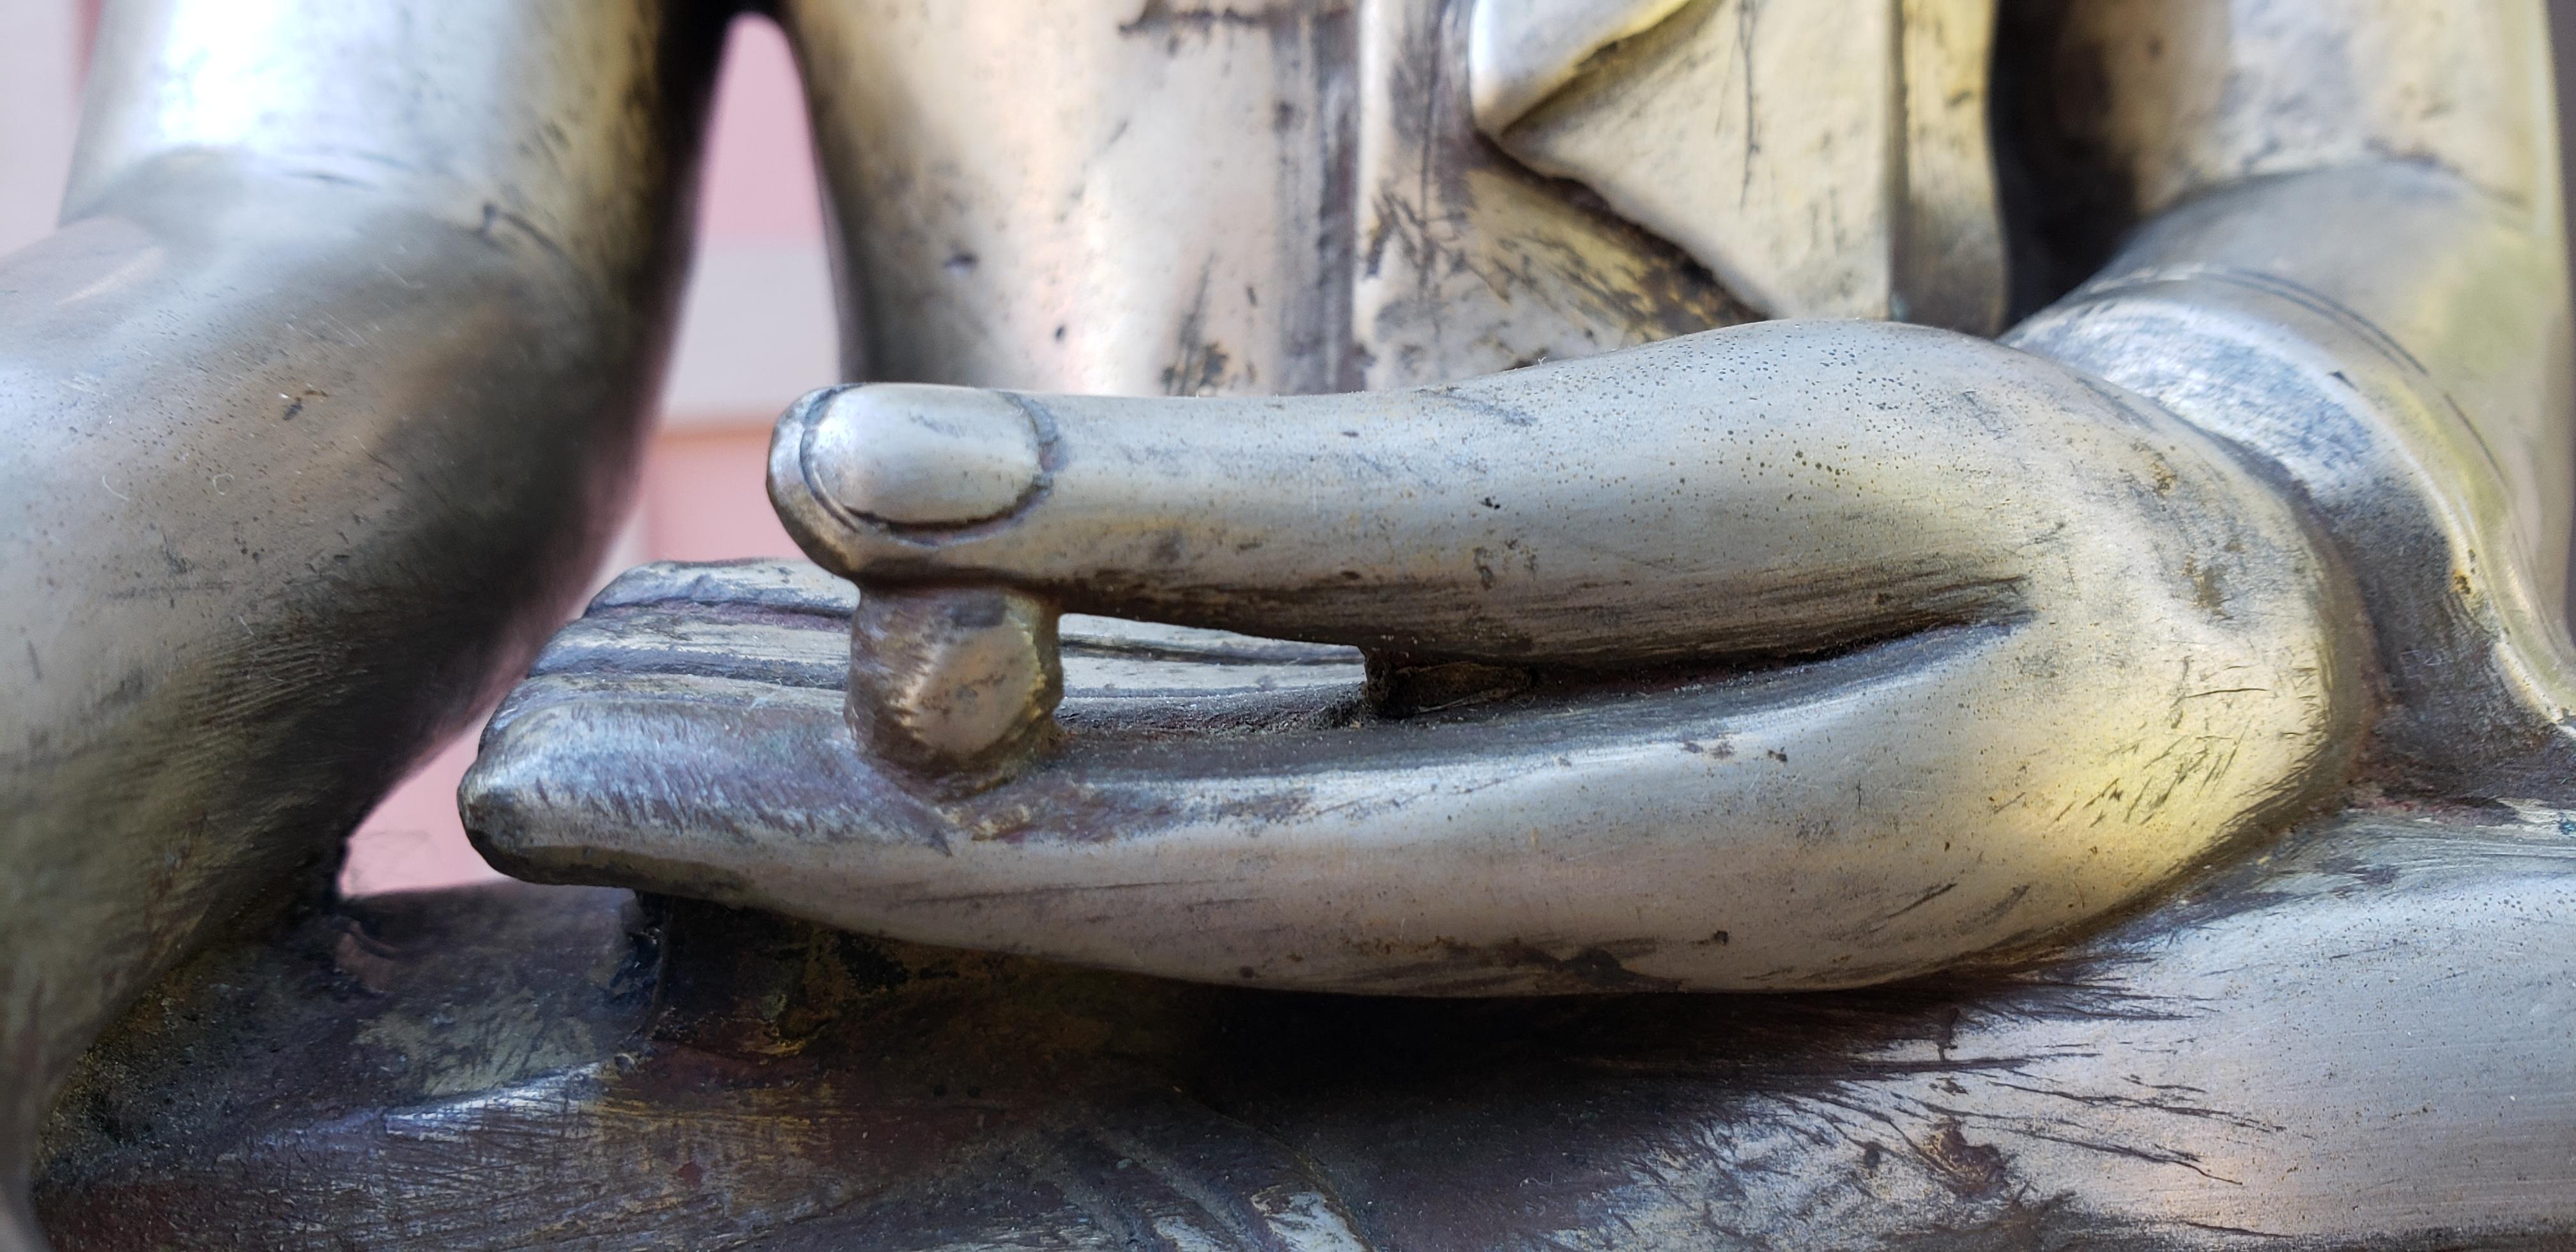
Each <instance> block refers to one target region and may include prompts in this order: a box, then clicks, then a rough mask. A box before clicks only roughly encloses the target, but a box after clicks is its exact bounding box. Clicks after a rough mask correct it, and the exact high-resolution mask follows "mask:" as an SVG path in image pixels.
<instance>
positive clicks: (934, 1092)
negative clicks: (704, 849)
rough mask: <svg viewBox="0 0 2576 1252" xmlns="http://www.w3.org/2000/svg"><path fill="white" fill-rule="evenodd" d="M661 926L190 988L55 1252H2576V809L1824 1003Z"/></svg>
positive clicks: (2281, 871)
mask: <svg viewBox="0 0 2576 1252" xmlns="http://www.w3.org/2000/svg"><path fill="white" fill-rule="evenodd" d="M625 900H626V897H624V895H623V894H622V893H617V892H610V891H600V890H592V889H574V888H533V887H522V886H515V885H514V886H509V887H501V888H492V889H483V890H475V891H459V892H452V893H443V894H439V895H431V896H421V897H408V898H401V897H397V898H387V899H380V900H373V901H358V902H355V903H354V904H352V905H350V906H348V907H347V909H346V910H345V911H344V912H341V913H332V912H329V911H316V912H310V913H306V914H303V915H300V916H297V917H291V918H289V919H287V920H286V921H284V922H283V923H281V926H280V928H279V931H278V933H277V934H275V935H273V936H251V937H249V938H247V939H244V940H240V941H236V942H235V943H234V944H232V945H231V946H227V947H223V948H219V949H217V950H215V951H213V952H211V953H209V954H208V955H206V956H204V957H201V958H199V960H198V962H197V964H196V965H194V966H192V967H191V968H190V969H189V970H188V975H189V976H187V977H183V978H181V979H178V980H176V981H174V982H173V983H172V984H171V986H170V988H169V989H168V990H167V991H166V992H165V993H164V994H163V996H162V998H160V999H159V1000H158V1001H157V1002H153V1003H148V1004H147V1005H146V1006H145V1008H144V1010H143V1011H142V1012H140V1013H139V1014H138V1015H137V1016H135V1017H134V1018H132V1019H130V1020H128V1021H127V1022H126V1023H125V1024H124V1025H122V1026H121V1027H120V1028H119V1029H118V1031H117V1032H116V1033H115V1035H114V1036H113V1037H112V1038H111V1039H110V1040H109V1041H108V1042H107V1043H106V1044H105V1045H104V1046H102V1047H101V1048H100V1049H99V1050H98V1051H97V1052H96V1053H94V1054H93V1055H92V1056H91V1058H90V1059H89V1060H88V1062H86V1064H85V1066H84V1069H83V1071H82V1073H81V1074H80V1076H79V1078H78V1080H77V1081H76V1083H75V1086H74V1089H73V1093H72V1095H71V1096H70V1097H69V1098H67V1099H66V1100H65V1101H64V1103H63V1105H62V1108H61V1110H60V1112H59V1113H58V1114H57V1115H56V1117H55V1120H54V1122H53V1124H52V1127H51V1132H50V1135H49V1137H48V1140H47V1147H46V1154H45V1157H44V1165H43V1168H42V1171H41V1177H40V1182H39V1184H38V1190H37V1196H38V1201H37V1203H38V1211H39V1213H40V1214H41V1216H42V1218H43V1221H44V1224H45V1227H46V1229H47V1230H48V1231H49V1233H51V1235H52V1236H53V1237H54V1238H55V1239H56V1240H57V1241H58V1244H59V1245H60V1246H62V1247H64V1248H90V1247H100V1248H105V1247H135V1246H147V1245H149V1246H182V1247H239V1246H279V1247H338V1246H373V1247H388V1246H445V1247H485V1246H514V1245H521V1244H526V1243H531V1242H540V1241H543V1242H561V1243H563V1244H564V1245H565V1246H576V1247H619V1246H631V1245H634V1244H637V1243H646V1242H649V1243H655V1244H661V1245H670V1244H689V1245H692V1246H752V1247H775V1248H796V1247H872V1248H873V1247H882V1248H898V1247H903V1248H928V1247H1008V1248H1082V1247H1127V1246H1145V1247H1209V1246H1218V1247H1228V1246H1239V1247H1295V1248H1323V1247H1349V1248H1509V1247H1531V1248H1537V1247H1552V1248H1568V1247H1602V1248H1608V1247H1657V1246H1660V1247H1729V1246H1737V1247H1761V1246H1804V1247H1854V1248H1867V1247H1954V1248H1971V1247H1973V1248H1991V1247H2055V1246H2075V1245H2081V1246H2088V1247H2100V1246H2109V1247H2139V1248H2225V1247H2238V1246H2246V1247H2252V1246H2263V1247H2324V1246H2335V1247H2348V1246H2391V1247H2400V1246H2403V1247H2415V1246H2432V1245H2473V1246H2480V1247H2490V1246H2516V1245H2520V1246H2531V1247H2548V1246H2563V1243H2564V1241H2565V1240H2566V1239H2569V1238H2576V1130H2571V1127H2576V1046H2571V1043H2570V1041H2571V1038H2576V820H2570V819H2569V818H2568V817H2566V816H2563V815H2561V814H2560V813H2558V812H2556V811H2554V810H2530V811H2527V812H2520V813H2517V812H2511V811H2507V810H2505V809H2504V808H2502V807H2501V806H2492V807H2487V808H2469V809H2463V808H2420V807H2409V806H2403V805H2394V804H2391V805H2387V806H2383V807H2379V808H2375V809H2373V810H2371V811H2367V812H2361V813H2356V814H2353V815H2350V816H2347V817H2345V818H2342V819H2339V820H2336V821H2333V822H2328V823H2323V824H2319V825H2315V826H2312V827H2309V828H2307V829H2304V830H2301V831H2299V832H2297V833H2296V834H2294V835H2293V836H2291V837H2290V838H2288V839H2287V840H2285V841H2284V842H2283V843H2282V844H2281V845H2279V846H2278V847H2276V848H2274V849H2272V850H2271V851H2269V852H2268V853H2267V854H2265V855H2263V856H2261V857H2259V858H2257V859H2254V860H2252V861H2249V862H2247V863H2245V864H2242V865H2240V866H2238V867H2236V868H2233V869H2230V870H2227V871H2224V872H2222V873H2218V874H2215V875H2212V876H2209V877H2206V878H2204V879H2203V880H2201V881H2197V882H2194V883H2192V884H2190V885H2189V886H2188V887H2187V888H2186V889H2185V890H2184V892H2183V893H2182V894H2181V895H2180V896H2179V897H2177V898H2176V899H2174V900H2172V901H2170V902H2168V903H2167V904H2165V905H2164V906H2163V907H2161V908H2159V909H2158V910H2156V911H2154V912H2152V913H2149V914H2147V915H2145V916H2142V917H2140V918H2138V919H2136V920H2133V921H2130V922H2127V923H2124V924H2122V925H2119V926H2115V927H2113V928H2111V929H2109V930H2107V931H2105V932H2103V933H2101V934H2099V935H2097V936H2095V937H2093V938H2091V939H2088V940H2086V941H2084V942H2082V943H2079V944H2076V945H2074V946H2073V947H2071V948H2069V949H2067V950H2066V951H2064V952H2062V953H2059V954H2056V955H2054V956H2053V957H2051V958H2050V959H2047V960H2044V961H2041V962H2039V963H2036V964H2034V965H2032V966H2030V967H2028V968H2027V969H2024V970H2022V971H2019V972H2001V973H1989V974H1961V975H1953V976H1950V977H1947V978H1945V979H1942V980H1939V981H1932V982H1917V983H1910V984H1902V985H1898V986H1893V987H1887V988H1881V989H1875V990H1869V991H1862V992H1839V993H1829V994H1819V995H1807V996H1755V997H1716V998H1708V997H1672V996H1652V995H1648V996H1595V997H1579V998H1572V999H1551V1000H1509V999H1505V1000H1486V1001H1451V1002H1436V1001H1419V1000H1373V999H1350V998H1343V997H1331V996H1312V995H1298V994H1288V993H1277V992H1261V991H1252V990H1246V989H1241V988H1222V987H1206V986H1195V985H1188V984H1180V983H1172V982H1166V981H1159V980H1154V979H1144V978H1136V977H1130V976H1123V975H1113V974H1103V973H1095V972H1087V971H1081V970H1075V969H1070V968H1067V967H1062V966H1053V965H1048V964H1044V963H1039V962H1031V961H1025V960H1021V959H1017V958H1009V957H999V956H990V955H976V954H966V953H958V952H951V951H944V950H939V949H929V948H917V947H910V946H905V945H892V944H880V943H877V942H874V941H869V940H864V939H859V938H855V937H850V936H842V935H835V934H832V933H830V932H825V931H820V930H812V929H806V928H803V927H800V926H797V925H795V924H792V923H786V922H783V921H779V920H777V919H772V918H767V917H765V916H763V915H758V914H745V913H733V912H729V911H726V910H723V909H719V908H716V907H714V906H708V905H693V904H662V905H654V906H652V907H650V908H638V907H636V906H634V905H632V904H628V903H622V902H623V901H625ZM494 977H500V978H503V979H504V980H505V981H507V982H508V983H509V988H508V989H507V991H506V992H505V993H502V994H489V993H488V989H489V987H490V980H491V979H492V978H494ZM523 1019H524V1020H523ZM539 1025H541V1026H542V1029H538V1030H535V1031H533V1032H531V1030H530V1028H531V1027H532V1026H539ZM496 1041H498V1042H509V1043H512V1045H513V1048H515V1049H517V1050H515V1051H508V1054H507V1055H503V1054H502V1053H501V1052H499V1051H496V1050H495V1049H493V1048H492V1047H490V1046H489V1045H491V1044H493V1043H495V1042H496ZM206 1072H218V1073H224V1074H227V1075H230V1078H229V1080H228V1081H227V1082H226V1083H225V1084H222V1085H220V1086H217V1087H213V1088H209V1087H207V1086H206V1085H205V1084H203V1083H202V1082H201V1081H200V1075H201V1074H203V1073H206Z"/></svg>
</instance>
